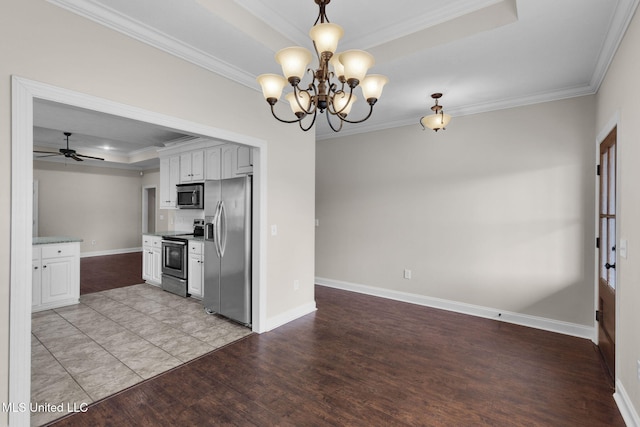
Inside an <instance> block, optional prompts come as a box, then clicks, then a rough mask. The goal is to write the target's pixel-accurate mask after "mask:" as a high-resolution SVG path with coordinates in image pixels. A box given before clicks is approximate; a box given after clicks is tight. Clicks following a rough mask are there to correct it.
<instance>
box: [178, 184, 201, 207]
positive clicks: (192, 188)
mask: <svg viewBox="0 0 640 427" xmlns="http://www.w3.org/2000/svg"><path fill="white" fill-rule="evenodd" d="M176 191H177V192H178V197H177V198H176V200H177V203H178V207H179V208H180V209H203V208H204V184H178V185H176Z"/></svg>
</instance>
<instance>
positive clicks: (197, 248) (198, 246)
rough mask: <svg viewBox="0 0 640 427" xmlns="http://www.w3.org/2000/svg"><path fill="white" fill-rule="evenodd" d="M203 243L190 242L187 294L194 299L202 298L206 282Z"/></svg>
mask: <svg viewBox="0 0 640 427" xmlns="http://www.w3.org/2000/svg"><path fill="white" fill-rule="evenodd" d="M203 246H204V245H203V243H202V242H198V241H194V240H189V267H188V272H189V273H188V275H189V278H188V280H187V283H188V286H187V292H188V293H190V294H191V296H192V297H194V298H199V299H201V298H202V284H203V282H204V254H203Z"/></svg>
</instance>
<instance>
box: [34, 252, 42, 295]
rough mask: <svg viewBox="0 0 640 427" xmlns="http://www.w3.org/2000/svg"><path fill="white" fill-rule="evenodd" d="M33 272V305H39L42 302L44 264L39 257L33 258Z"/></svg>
mask: <svg viewBox="0 0 640 427" xmlns="http://www.w3.org/2000/svg"><path fill="white" fill-rule="evenodd" d="M32 273H33V274H32V286H31V305H32V306H38V305H40V304H42V298H41V295H42V264H41V263H40V260H39V259H37V260H33V269H32Z"/></svg>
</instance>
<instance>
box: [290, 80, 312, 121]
mask: <svg viewBox="0 0 640 427" xmlns="http://www.w3.org/2000/svg"><path fill="white" fill-rule="evenodd" d="M309 86H310V87H313V89H314V91H313V92H314V93H315V87H314V86H312V85H309ZM301 92H305V93H306V94H307V95H308V96H309V107H311V105H312V104H313V103H312V102H311V100H312V99H313V97H312V96H311V95H310V94H309V89H306V90H304V89H300V88H298V86H294V87H293V97H294V98H295V99H296V102H297V103H298V107H300V109H301V110H302V111H304V113H305V114H311V113H313V111H314V110H315V104H314V108H309V110H307V109H305V108H304V107H303V106H302V104H301V103H300V98H299V97H298V94H299V93H301Z"/></svg>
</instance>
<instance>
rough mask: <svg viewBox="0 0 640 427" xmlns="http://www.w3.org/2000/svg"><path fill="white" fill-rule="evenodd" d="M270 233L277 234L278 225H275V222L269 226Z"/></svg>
mask: <svg viewBox="0 0 640 427" xmlns="http://www.w3.org/2000/svg"><path fill="white" fill-rule="evenodd" d="M271 235H272V236H277V235H278V226H277V225H275V224H273V225H272V226H271Z"/></svg>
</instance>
